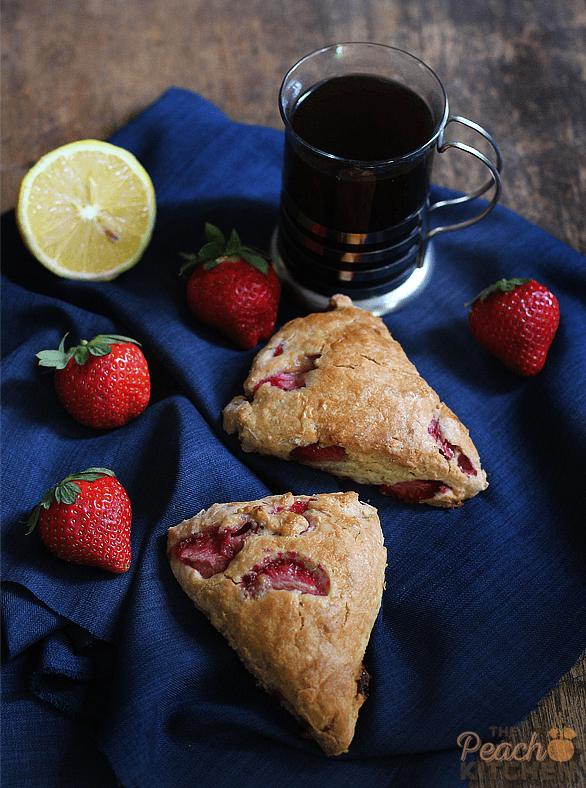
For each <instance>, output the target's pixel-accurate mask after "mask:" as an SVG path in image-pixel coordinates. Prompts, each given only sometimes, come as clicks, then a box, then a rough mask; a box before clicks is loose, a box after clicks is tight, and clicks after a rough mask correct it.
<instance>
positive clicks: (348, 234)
mask: <svg viewBox="0 0 586 788" xmlns="http://www.w3.org/2000/svg"><path fill="white" fill-rule="evenodd" d="M290 124H291V127H292V129H293V131H294V132H295V134H291V132H290V131H289V132H288V133H287V134H286V141H285V160H284V169H283V195H282V200H281V219H280V227H279V237H280V240H279V246H280V251H281V254H282V256H283V257H284V258H285V263H286V265H287V267H288V268H290V269H291V271H292V273H293V274H294V276H296V277H297V278H298V279H300V280H301V281H302V283H303V284H306V285H307V286H308V287H313V286H315V285H319V289H320V290H322V291H323V290H324V289H325V290H326V291H328V290H329V291H331V292H340V291H342V292H346V293H348V294H351V295H352V294H353V293H352V291H354V290H356V289H360V290H368V292H369V293H376V292H377V291H378V290H380V291H383V290H384V289H385V288H386V289H388V283H389V280H398V279H400V278H401V277H403V278H406V277H407V276H408V275H409V274H410V273H411V272H412V271H413V269H414V267H415V266H416V265H418V264H419V262H420V259H419V257H420V254H421V253H422V244H421V238H422V237H423V235H424V234H425V233H424V230H425V220H426V210H427V195H428V193H429V179H430V170H431V161H432V156H433V149H432V148H433V146H430V145H428V143H429V142H430V140H431V139H432V138H433V134H434V121H433V117H432V114H431V111H430V109H429V108H428V106H427V104H426V103H425V101H424V100H423V99H422V98H420V96H418V95H417V94H416V93H415V92H414V91H412V90H411V89H410V88H407V87H405V86H403V85H400V84H399V83H397V82H394V81H392V80H390V79H386V78H384V77H378V76H372V75H369V74H347V75H344V76H337V77H332V78H330V79H326V80H324V81H323V82H320V83H319V84H317V85H316V86H314V87H312V88H311V89H310V90H309V91H308V92H306V93H305V94H303V95H302V96H301V97H300V98H299V99H298V100H297V102H296V104H295V106H294V108H293V111H292V114H291V118H290ZM295 135H298V137H299V138H300V139H301V140H302V142H300V141H299V140H298V139H297V138H296V136H295ZM426 145H427V146H428V147H427V148H426V147H425V146H426ZM313 149H315V151H314V150H313ZM420 149H422V150H420ZM417 151H419V152H418V153H416V152H417ZM324 154H326V155H324ZM402 157H405V158H402ZM390 160H392V163H391V164H389V161H390ZM341 282H342V283H344V286H343V287H341V286H340V283H341ZM329 285H331V287H329Z"/></svg>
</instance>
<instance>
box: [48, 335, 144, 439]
mask: <svg viewBox="0 0 586 788" xmlns="http://www.w3.org/2000/svg"><path fill="white" fill-rule="evenodd" d="M66 336H67V334H66V335H65V336H64V337H63V339H62V340H61V344H60V345H59V349H58V350H42V351H41V352H40V353H37V358H38V359H39V366H41V367H56V370H57V371H56V372H55V390H56V391H57V396H58V397H59V400H60V402H61V404H62V405H63V407H64V408H65V410H66V411H67V412H68V413H69V414H70V415H71V416H73V418H74V419H75V420H76V421H79V423H80V424H84V425H85V426H86V427H96V428H97V429H107V428H109V427H121V426H122V425H124V424H127V423H128V422H129V421H130V420H131V419H134V418H135V417H136V416H139V415H140V414H141V413H142V412H143V410H144V409H145V408H146V406H147V405H148V402H149V399H150V396H151V379H150V375H149V368H148V364H147V362H146V359H145V357H144V355H143V353H142V350H140V348H139V347H137V344H138V343H136V342H135V341H134V340H133V339H130V338H129V337H121V336H118V335H117V334H98V336H97V337H94V338H93V339H92V340H90V341H89V342H87V341H86V340H85V339H84V340H82V342H81V345H78V346H77V347H73V348H70V349H69V350H68V351H65V337H66Z"/></svg>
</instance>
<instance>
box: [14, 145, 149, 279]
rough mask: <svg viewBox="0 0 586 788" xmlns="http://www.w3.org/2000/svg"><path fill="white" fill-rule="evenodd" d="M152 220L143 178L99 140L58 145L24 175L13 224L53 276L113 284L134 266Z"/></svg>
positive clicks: (130, 160)
mask: <svg viewBox="0 0 586 788" xmlns="http://www.w3.org/2000/svg"><path fill="white" fill-rule="evenodd" d="M155 217H156V201H155V192H154V188H153V184H152V181H151V179H150V176H149V175H148V173H147V172H146V170H145V169H144V167H143V166H142V165H141V164H140V162H139V161H138V160H137V159H136V158H135V157H134V156H133V155H132V154H131V153H130V152H129V151H127V150H125V149H124V148H120V147H118V146H116V145H112V144H110V143H107V142H102V141H100V140H81V141H79V142H72V143H69V144H67V145H62V146H61V147H59V148H57V149H56V150H54V151H52V152H51V153H48V154H46V155H45V156H43V157H42V158H41V159H40V160H39V161H38V162H37V163H36V164H35V165H34V167H33V168H32V169H31V170H30V171H29V172H28V173H27V174H26V175H25V177H24V179H23V181H22V184H21V187H20V191H19V196H18V204H17V221H18V226H19V229H20V232H21V234H22V236H23V238H24V241H25V243H26V245H27V246H28V248H29V249H30V251H31V252H32V254H33V255H34V256H35V257H36V258H37V259H38V260H39V262H41V263H42V264H43V265H45V266H46V267H47V268H49V269H50V270H51V271H53V272H54V273H55V274H57V275H58V276H63V277H67V278H71V279H94V280H95V279H113V278H114V277H116V276H118V275H119V274H120V273H122V272H123V271H126V270H127V269H128V268H130V267H131V266H133V265H135V264H136V263H137V262H138V260H139V259H140V258H141V256H142V254H143V253H144V250H145V249H146V247H147V245H148V243H149V241H150V239H151V236H152V232H153V228H154V224H155Z"/></svg>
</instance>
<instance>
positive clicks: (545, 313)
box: [468, 279, 560, 377]
mask: <svg viewBox="0 0 586 788" xmlns="http://www.w3.org/2000/svg"><path fill="white" fill-rule="evenodd" d="M471 303H472V306H471V309H470V312H469V314H468V324H469V326H470V331H471V332H472V336H473V337H474V338H475V339H476V341H477V342H479V343H480V344H481V345H482V346H483V347H484V348H486V349H487V350H488V351H489V352H490V353H492V355H493V356H496V357H497V358H498V359H500V361H502V362H503V364H505V365H506V366H507V367H508V368H509V369H510V370H512V371H513V372H515V373H516V374H517V375H522V376H525V377H529V376H531V375H536V374H537V373H538V372H539V371H540V370H541V369H542V368H543V365H544V364H545V358H546V356H547V353H548V351H549V348H550V345H551V343H552V340H553V338H554V336H555V333H556V331H557V327H558V324H559V321H560V308H559V304H558V300H557V298H556V297H555V295H554V294H553V293H552V292H551V291H550V290H548V289H547V287H544V286H543V285H541V284H539V283H538V282H536V281H535V280H533V279H501V280H499V281H498V282H497V283H496V284H494V285H491V286H490V287H487V288H486V290H483V291H482V293H480V294H479V295H478V296H477V297H476V298H475V299H474V301H472V302H471Z"/></svg>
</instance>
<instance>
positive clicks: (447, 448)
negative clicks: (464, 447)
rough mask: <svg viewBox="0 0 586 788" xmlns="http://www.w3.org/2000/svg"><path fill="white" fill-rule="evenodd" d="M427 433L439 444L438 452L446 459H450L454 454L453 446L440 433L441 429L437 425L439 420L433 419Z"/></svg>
mask: <svg viewBox="0 0 586 788" xmlns="http://www.w3.org/2000/svg"><path fill="white" fill-rule="evenodd" d="M427 431H428V432H429V434H430V435H431V437H432V438H433V439H434V440H435V441H436V443H438V444H439V447H440V452H441V453H442V454H443V455H444V457H447V459H448V460H449V459H451V458H452V457H453V456H454V454H455V448H456V447H455V446H454V445H452V444H451V443H450V442H449V441H447V440H446V439H445V438H444V436H443V433H442V430H441V427H440V425H439V419H433V420H432V422H431V424H430V425H429V427H428V428H427Z"/></svg>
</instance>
